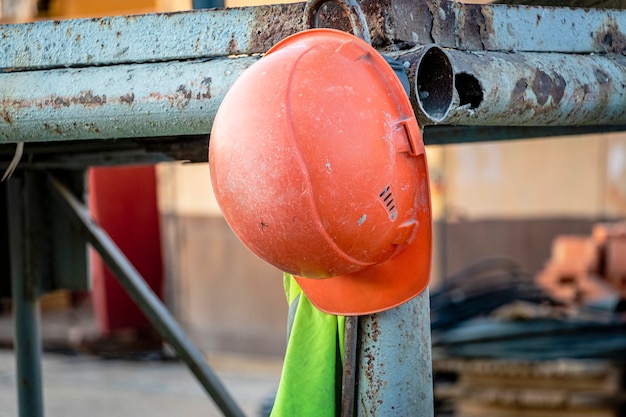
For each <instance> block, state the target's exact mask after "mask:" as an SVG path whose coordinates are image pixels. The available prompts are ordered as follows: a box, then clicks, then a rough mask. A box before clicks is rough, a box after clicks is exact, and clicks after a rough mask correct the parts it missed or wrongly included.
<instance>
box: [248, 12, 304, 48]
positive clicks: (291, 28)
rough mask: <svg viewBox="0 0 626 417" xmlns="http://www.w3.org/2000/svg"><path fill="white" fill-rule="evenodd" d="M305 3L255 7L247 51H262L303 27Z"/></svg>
mask: <svg viewBox="0 0 626 417" xmlns="http://www.w3.org/2000/svg"><path fill="white" fill-rule="evenodd" d="M304 5H305V3H289V4H280V5H272V6H257V7H255V12H256V13H255V15H254V18H253V19H252V21H251V22H250V25H249V27H250V30H249V32H248V39H250V43H249V45H248V51H249V52H248V53H263V52H266V51H267V50H268V49H270V48H271V47H272V46H274V45H275V44H276V43H278V41H280V40H282V39H283V38H285V37H286V36H288V35H292V34H294V33H297V32H300V31H301V30H302V29H304Z"/></svg>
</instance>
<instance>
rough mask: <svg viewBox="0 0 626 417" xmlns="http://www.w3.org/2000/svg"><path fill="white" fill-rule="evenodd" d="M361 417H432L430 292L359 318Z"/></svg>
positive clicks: (359, 414)
mask: <svg viewBox="0 0 626 417" xmlns="http://www.w3.org/2000/svg"><path fill="white" fill-rule="evenodd" d="M359 340H360V342H359V348H358V355H357V357H358V358H359V363H358V365H359V366H358V370H357V372H358V373H357V387H358V392H357V398H356V409H357V413H356V415H357V416H358V417H406V416H419V417H432V416H433V414H434V408H433V407H434V405H433V379H432V353H431V341H430V298H429V295H428V290H426V291H424V292H423V293H421V294H420V295H418V296H417V297H415V298H413V299H412V300H410V301H408V302H406V303H404V304H402V305H401V306H399V307H396V308H394V309H391V310H386V311H383V312H381V313H377V314H371V315H367V316H362V317H359Z"/></svg>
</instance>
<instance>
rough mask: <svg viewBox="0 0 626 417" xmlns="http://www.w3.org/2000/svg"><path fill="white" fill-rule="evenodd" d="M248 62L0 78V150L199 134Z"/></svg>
mask: <svg viewBox="0 0 626 417" xmlns="http://www.w3.org/2000/svg"><path fill="white" fill-rule="evenodd" d="M256 60H257V58H255V57H245V58H237V59H229V58H222V59H214V60H209V61H203V60H193V61H183V62H177V61H176V62H165V63H154V64H135V65H116V66H110V67H106V68H102V67H88V68H71V69H55V70H46V71H27V72H14V73H5V74H0V97H1V98H0V143H3V142H4V143H8V142H18V141H25V142H37V141H55V140H74V139H105V138H133V137H158V136H175V135H193V134H207V133H209V132H210V130H211V126H212V123H213V117H214V116H215V113H216V112H217V109H218V107H219V104H220V103H221V101H222V98H223V97H224V95H225V94H226V92H227V91H228V89H229V88H230V86H231V85H232V84H233V82H234V81H235V79H237V77H238V76H239V75H240V74H241V72H242V71H243V70H244V69H246V68H247V67H248V66H250V65H252V63H253V62H255V61H256ZM33 85H36V86H37V88H32V86H33Z"/></svg>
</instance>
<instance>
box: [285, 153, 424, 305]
mask: <svg viewBox="0 0 626 417" xmlns="http://www.w3.org/2000/svg"><path fill="white" fill-rule="evenodd" d="M417 158H418V160H419V163H418V167H419V168H418V177H419V178H418V179H417V181H419V182H420V186H419V191H420V193H422V194H421V197H422V198H420V199H419V200H420V203H419V204H418V207H417V210H418V212H417V220H418V224H417V227H416V230H415V235H414V236H413V239H411V240H410V241H409V242H408V243H407V244H406V245H404V247H402V248H399V250H398V252H397V253H396V254H395V255H394V256H392V257H391V258H389V259H388V260H387V261H385V262H383V263H380V264H377V265H373V266H371V267H368V268H366V269H364V270H361V271H359V272H355V273H352V274H347V275H339V276H335V277H331V278H325V279H316V278H303V277H297V276H296V277H295V279H296V281H297V282H298V285H300V287H301V288H302V291H303V292H304V294H305V295H306V296H307V297H308V298H309V300H310V301H311V303H312V304H313V305H314V306H315V307H317V308H318V309H319V310H321V311H323V312H325V313H329V314H336V315H344V316H360V315H366V314H373V313H378V312H380V311H384V310H388V309H391V308H394V307H397V306H399V305H401V304H403V303H405V302H407V301H409V300H411V299H412V298H414V297H415V296H417V295H419V294H420V293H422V291H424V290H425V289H426V287H427V286H428V282H429V278H430V269H431V257H432V218H431V206H430V193H429V185H428V170H427V164H426V158H425V155H423V154H422V155H419V156H417Z"/></svg>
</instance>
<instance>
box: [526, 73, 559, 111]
mask: <svg viewBox="0 0 626 417" xmlns="http://www.w3.org/2000/svg"><path fill="white" fill-rule="evenodd" d="M532 90H533V93H535V96H536V97H537V103H538V104H539V105H541V106H543V105H544V104H546V103H547V102H548V99H549V98H550V97H552V100H553V102H554V104H559V103H560V102H561V99H563V95H564V94H565V79H564V78H563V77H562V76H561V75H559V74H555V76H554V78H553V77H551V76H550V75H548V74H547V73H546V72H544V71H541V70H537V71H536V72H535V78H534V80H533V85H532Z"/></svg>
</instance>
